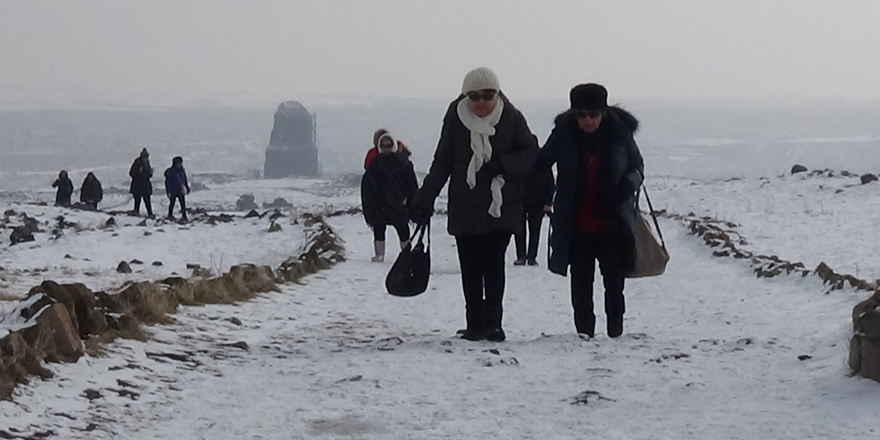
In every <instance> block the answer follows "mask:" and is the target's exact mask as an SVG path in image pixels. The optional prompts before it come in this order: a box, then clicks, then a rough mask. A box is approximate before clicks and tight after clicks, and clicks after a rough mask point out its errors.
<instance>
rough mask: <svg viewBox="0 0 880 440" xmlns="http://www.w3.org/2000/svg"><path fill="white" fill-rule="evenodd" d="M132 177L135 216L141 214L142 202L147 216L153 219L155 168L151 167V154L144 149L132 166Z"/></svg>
mask: <svg viewBox="0 0 880 440" xmlns="http://www.w3.org/2000/svg"><path fill="white" fill-rule="evenodd" d="M128 175H129V176H131V194H132V195H133V196H134V212H133V213H134V215H140V213H141V201H143V202H144V206H145V207H146V208H147V216H148V217H150V218H153V203H152V201H151V200H150V198H151V197H152V195H153V183H152V182H151V181H150V179H152V178H153V167H152V166H151V165H150V153H149V152H147V149H146V148H144V149H143V150H141V155H140V156H139V157H138V158H137V159H135V160H134V163H132V164H131V169H130V170H129V171H128Z"/></svg>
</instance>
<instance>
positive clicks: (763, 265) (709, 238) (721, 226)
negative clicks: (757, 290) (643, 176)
mask: <svg viewBox="0 0 880 440" xmlns="http://www.w3.org/2000/svg"><path fill="white" fill-rule="evenodd" d="M655 214H657V215H658V216H661V217H665V218H670V219H675V220H679V221H683V222H686V223H688V228H689V229H690V232H691V234H693V235H696V236H698V237H701V238H702V239H703V242H704V243H705V244H706V245H707V246H709V247H711V248H718V249H717V250H716V251H714V252H713V253H712V255H713V256H715V257H732V258H734V259H738V260H747V261H749V264H750V265H751V267H752V270H753V271H754V272H755V276H757V277H759V278H774V277H777V276H780V275H791V274H797V275H800V276H802V277H806V276H808V275H811V274H814V275H816V276H818V277H819V278H821V279H822V281H823V282H824V283H825V285H827V286H828V288H829V289H830V290H840V289H844V288H846V287H847V284H848V285H849V286H850V287H853V288H855V289H859V290H870V291H873V290H874V289H875V288H876V287H877V286H878V285H880V281H874V282H870V281H866V280H862V279H860V278H857V277H855V276H853V275H849V274H838V273H836V272H835V271H834V270H832V269H831V267H830V266H828V265H827V264H826V263H824V262H822V263H819V265H818V266H816V268H815V269H813V270H809V269H807V268H806V267H805V266H804V263H802V262H793V261H788V260H783V259H782V258H779V257H778V256H776V255H763V254H755V253H753V252H750V251H748V250H745V249H743V248H742V246H745V245H748V243H749V242H748V240H746V238H745V237H743V236H742V235H741V234H739V232H737V231H736V228H737V227H739V225H737V224H736V223H732V222H726V221H722V220H718V219H714V218H711V217H705V216H704V217H698V216H697V215H696V214H694V213H689V214H684V215H682V214H674V213H669V212H667V211H665V210H662V211H656V212H655Z"/></svg>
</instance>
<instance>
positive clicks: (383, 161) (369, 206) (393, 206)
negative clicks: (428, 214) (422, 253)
mask: <svg viewBox="0 0 880 440" xmlns="http://www.w3.org/2000/svg"><path fill="white" fill-rule="evenodd" d="M398 145H399V144H398V142H396V141H395V140H394V138H393V137H391V135H390V134H388V133H387V132H386V133H383V134H382V135H380V136H379V139H378V140H377V142H376V150H377V151H378V153H377V154H376V157H375V158H373V160H371V161H370V165H369V166H368V167H367V171H366V172H365V173H364V177H363V178H362V179H361V205H362V207H363V210H364V220H366V222H367V224H368V225H370V227H371V228H372V229H373V250H374V251H375V255H374V256H373V258H372V261H373V262H374V263H381V262H383V261H385V229H386V226H387V225H391V226H393V227H394V229H395V230H397V237H398V238H399V239H400V248H401V249H403V248H404V247H405V246H406V244H407V242H408V241H409V217H408V208H407V207H408V206H409V205H410V204H411V203H412V200H413V196H415V193H416V190H417V189H418V185H419V183H418V180H416V173H415V171H414V170H413V164H412V162H410V160H409V154H408V152H404V151H400V150H398Z"/></svg>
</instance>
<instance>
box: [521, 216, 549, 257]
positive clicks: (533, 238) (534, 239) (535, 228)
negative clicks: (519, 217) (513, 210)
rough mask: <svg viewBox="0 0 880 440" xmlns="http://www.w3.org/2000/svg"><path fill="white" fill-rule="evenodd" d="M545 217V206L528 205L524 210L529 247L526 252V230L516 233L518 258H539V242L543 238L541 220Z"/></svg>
mask: <svg viewBox="0 0 880 440" xmlns="http://www.w3.org/2000/svg"><path fill="white" fill-rule="evenodd" d="M543 219H544V207H543V206H533V207H526V208H525V210H523V223H525V226H526V229H525V231H528V239H529V248H528V252H526V232H525V231H524V232H523V233H521V234H516V235H515V236H514V242H516V259H517V260H529V261H535V260H536V259H537V258H538V243H539V242H540V240H541V222H542V221H543Z"/></svg>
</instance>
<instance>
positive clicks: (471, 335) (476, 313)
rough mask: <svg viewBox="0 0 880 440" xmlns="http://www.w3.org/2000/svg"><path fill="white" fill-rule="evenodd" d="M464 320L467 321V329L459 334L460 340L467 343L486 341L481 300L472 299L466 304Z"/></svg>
mask: <svg viewBox="0 0 880 440" xmlns="http://www.w3.org/2000/svg"><path fill="white" fill-rule="evenodd" d="M466 309H467V310H466V311H465V319H466V320H467V328H466V329H465V331H464V332H463V333H462V334H461V339H466V340H468V341H482V340H483V339H486V332H485V328H484V325H483V300H482V299H479V300H477V299H474V300H471V301H468V303H467V304H466Z"/></svg>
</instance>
